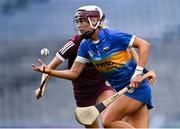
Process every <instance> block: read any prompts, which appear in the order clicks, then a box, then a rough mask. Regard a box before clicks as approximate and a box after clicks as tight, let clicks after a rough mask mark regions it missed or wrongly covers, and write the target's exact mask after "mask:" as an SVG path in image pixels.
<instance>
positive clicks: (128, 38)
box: [114, 32, 136, 49]
mask: <svg viewBox="0 0 180 129" xmlns="http://www.w3.org/2000/svg"><path fill="white" fill-rule="evenodd" d="M114 38H115V40H116V41H117V42H119V43H120V45H121V47H122V48H123V49H129V48H131V47H132V45H133V43H134V40H135V38H136V36H135V35H131V34H128V33H122V32H116V33H115V34H114Z"/></svg>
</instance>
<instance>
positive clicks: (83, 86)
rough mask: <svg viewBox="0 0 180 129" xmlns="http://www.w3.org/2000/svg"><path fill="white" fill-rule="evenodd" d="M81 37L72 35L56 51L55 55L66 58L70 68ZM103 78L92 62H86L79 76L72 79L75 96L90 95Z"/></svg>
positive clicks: (102, 81) (101, 83)
mask: <svg viewBox="0 0 180 129" xmlns="http://www.w3.org/2000/svg"><path fill="white" fill-rule="evenodd" d="M80 42H81V39H80V37H79V36H78V35H74V36H73V37H72V38H71V39H70V40H69V41H68V42H67V43H66V44H65V45H64V46H63V47H62V48H61V49H60V50H59V51H58V52H57V53H56V56H57V57H58V58H59V59H60V60H61V61H63V62H64V61H65V60H67V59H68V68H71V66H72V64H73V62H74V60H75V58H76V55H77V51H78V47H79V45H80ZM104 83H105V79H104V77H103V75H101V74H100V73H99V72H98V71H97V70H96V68H95V67H94V66H93V64H92V63H86V66H85V68H84V70H83V71H82V73H81V74H80V76H79V77H78V78H77V79H75V80H73V81H72V84H73V89H74V95H75V98H76V99H78V98H84V97H90V96H92V95H93V93H96V91H97V90H98V86H101V85H104Z"/></svg>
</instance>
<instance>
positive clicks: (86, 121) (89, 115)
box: [75, 71, 156, 125]
mask: <svg viewBox="0 0 180 129" xmlns="http://www.w3.org/2000/svg"><path fill="white" fill-rule="evenodd" d="M149 77H153V78H156V77H155V73H154V71H149V72H147V73H146V74H144V75H143V80H144V79H146V78H149ZM131 89H132V87H131V86H127V87H125V88H123V89H122V90H120V91H119V92H117V93H115V94H114V95H112V96H111V97H109V98H107V99H106V100H104V101H103V102H101V103H99V104H97V105H94V106H88V107H77V108H76V109H75V117H76V120H77V121H78V122H79V123H80V124H82V125H91V124H92V123H93V122H94V121H95V120H96V118H97V117H98V115H99V114H100V113H101V112H102V111H103V110H104V109H105V108H106V107H107V106H108V105H110V104H111V103H112V102H113V101H115V100H116V99H117V98H119V97H120V96H121V95H122V94H124V93H125V92H127V91H128V90H131Z"/></svg>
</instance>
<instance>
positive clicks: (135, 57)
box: [130, 48, 156, 85]
mask: <svg viewBox="0 0 180 129" xmlns="http://www.w3.org/2000/svg"><path fill="white" fill-rule="evenodd" d="M130 53H131V55H132V57H133V59H134V60H135V61H136V62H138V60H139V56H138V54H137V52H136V50H135V49H134V48H130ZM143 72H144V73H147V72H149V71H148V70H147V69H146V68H144V69H143ZM147 79H148V81H149V83H150V84H151V85H155V83H156V78H153V77H150V78H147Z"/></svg>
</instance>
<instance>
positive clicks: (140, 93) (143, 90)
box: [115, 80, 153, 109]
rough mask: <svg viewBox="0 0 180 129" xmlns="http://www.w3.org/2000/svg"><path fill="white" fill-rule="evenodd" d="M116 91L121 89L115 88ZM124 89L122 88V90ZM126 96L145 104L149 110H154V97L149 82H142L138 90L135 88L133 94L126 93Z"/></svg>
mask: <svg viewBox="0 0 180 129" xmlns="http://www.w3.org/2000/svg"><path fill="white" fill-rule="evenodd" d="M115 89H116V91H119V90H120V88H115ZM121 89H122V88H121ZM124 95H126V96H128V97H130V98H133V99H135V100H138V101H140V102H142V103H145V104H146V105H147V107H148V109H152V108H153V105H152V100H151V99H152V96H151V88H150V85H149V82H148V80H144V81H142V82H141V84H140V86H139V87H138V88H134V91H133V92H132V93H130V92H126V93H125V94H124Z"/></svg>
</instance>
